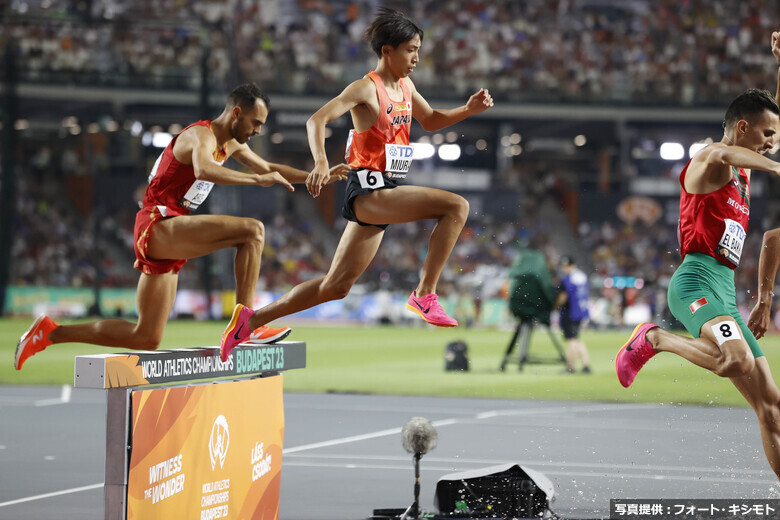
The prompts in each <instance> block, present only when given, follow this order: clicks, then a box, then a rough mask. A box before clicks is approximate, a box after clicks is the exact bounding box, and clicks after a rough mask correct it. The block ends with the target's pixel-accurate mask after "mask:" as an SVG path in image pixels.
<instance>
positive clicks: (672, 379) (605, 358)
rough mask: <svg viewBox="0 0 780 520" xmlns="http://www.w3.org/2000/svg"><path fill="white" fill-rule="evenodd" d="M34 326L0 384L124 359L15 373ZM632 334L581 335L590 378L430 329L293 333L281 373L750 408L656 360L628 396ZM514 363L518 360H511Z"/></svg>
mask: <svg viewBox="0 0 780 520" xmlns="http://www.w3.org/2000/svg"><path fill="white" fill-rule="evenodd" d="M30 323H31V320H29V319H24V320H19V319H3V320H0V340H1V341H0V384H4V385H40V384H46V385H48V384H69V383H72V381H73V358H74V356H77V355H84V354H91V353H100V352H118V351H121V350H116V349H108V348H105V347H94V346H90V345H79V344H69V345H53V346H50V347H49V348H48V349H47V350H46V351H44V352H42V353H40V354H38V355H36V356H34V357H33V358H30V359H29V360H28V361H27V363H26V364H25V367H24V369H23V370H22V371H19V372H17V371H15V370H14V368H13V356H14V350H15V348H16V342H17V341H18V339H19V336H20V335H21V334H22V333H23V332H24V331H25V330H26V329H27V327H28V326H29V324H30ZM224 326H225V322H196V321H171V322H170V323H169V324H168V328H167V329H166V332H165V337H164V339H163V345H162V348H185V347H196V346H212V345H216V344H217V342H218V339H219V336H220V334H221V333H222V330H223V328H224ZM629 334H630V330H628V329H627V330H622V331H595V330H586V331H583V334H582V339H583V340H584V341H585V342H586V344H587V346H588V350H589V352H590V356H591V366H592V370H593V373H592V374H590V375H584V374H579V373H577V374H573V375H569V374H564V373H563V365H562V364H560V363H545V364H526V365H525V366H524V367H523V370H522V371H519V370H518V367H517V364H510V365H508V366H507V369H506V371H505V372H500V371H499V370H498V367H499V364H500V362H501V359H502V356H503V353H504V351H505V349H506V345H507V343H508V341H509V339H510V337H511V331H499V330H485V329H466V328H455V329H437V328H435V327H414V328H402V327H358V326H348V325H345V326H335V325H333V326H327V327H323V326H311V325H306V326H303V325H295V326H294V330H293V333H292V335H291V336H290V337H289V338H288V339H289V340H295V341H304V342H306V344H307V368H305V369H303V370H292V371H290V372H287V373H286V374H285V376H284V377H285V390H286V391H291V392H352V393H371V394H406V395H431V396H458V397H479V398H509V399H540V400H564V401H566V400H572V401H621V402H654V403H674V404H676V403H687V404H703V405H708V404H711V405H721V406H740V407H742V406H746V403H745V402H744V400H743V399H742V397H741V395H740V394H739V393H738V392H737V390H736V389H735V388H734V387H733V386H732V385H731V383H730V382H729V381H728V380H724V379H722V378H720V377H718V376H716V375H714V374H712V373H711V372H708V371H706V370H703V369H701V368H698V367H696V366H694V365H692V364H690V363H688V362H687V361H685V360H683V359H682V358H679V357H677V356H674V355H671V354H661V355H659V356H656V357H655V358H653V359H652V360H651V361H650V362H649V363H648V364H647V366H645V368H644V369H643V370H642V372H641V373H640V374H639V376H638V377H637V380H636V382H635V383H634V385H633V386H632V387H631V388H630V389H624V388H623V387H621V386H620V384H619V383H618V382H617V378H616V376H615V369H614V363H613V360H614V355H615V353H616V352H617V350H618V349H619V348H620V347H621V345H622V344H623V343H624V342H625V341H626V339H627V337H628V335H629ZM454 340H463V341H465V342H466V344H467V345H468V354H469V361H470V370H469V371H468V372H447V371H445V370H444V349H445V346H446V345H447V343H449V342H451V341H454ZM760 343H761V345H762V348H763V349H764V352H765V353H766V354H767V358H768V359H769V362H770V366H771V367H772V372H773V373H774V374H775V375H777V374H780V336H777V335H775V336H770V337H767V338H765V339H762V340H761V342H760ZM530 352H531V354H532V355H534V356H536V357H546V358H554V357H555V349H554V348H553V346H552V344H551V343H550V341H549V338H548V337H547V334H546V333H545V332H544V331H543V330H541V329H540V330H537V331H536V332H535V333H534V336H533V339H532V342H531V349H530ZM513 357H514V356H513Z"/></svg>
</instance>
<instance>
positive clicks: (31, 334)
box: [14, 314, 60, 370]
mask: <svg viewBox="0 0 780 520" xmlns="http://www.w3.org/2000/svg"><path fill="white" fill-rule="evenodd" d="M59 326H60V324H59V323H57V322H56V321H54V320H52V319H51V318H49V317H48V316H44V315H43V314H41V315H40V316H38V318H37V319H36V320H35V321H34V322H33V324H32V325H31V326H30V328H29V329H27V332H25V333H24V335H22V337H21V338H20V339H19V343H17V344H16V358H15V359H14V368H16V370H21V369H22V365H24V362H25V361H27V358H29V357H30V356H34V355H35V354H37V353H38V352H40V351H42V350H43V349H45V348H46V347H48V346H49V345H51V341H49V334H50V333H51V331H53V330H54V329H56V328H57V327H59Z"/></svg>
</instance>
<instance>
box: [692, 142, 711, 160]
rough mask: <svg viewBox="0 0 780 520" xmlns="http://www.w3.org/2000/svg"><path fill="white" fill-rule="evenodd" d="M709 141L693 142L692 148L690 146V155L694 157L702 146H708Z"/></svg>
mask: <svg viewBox="0 0 780 520" xmlns="http://www.w3.org/2000/svg"><path fill="white" fill-rule="evenodd" d="M706 146H707V143H693V144H692V145H691V147H690V148H688V157H689V158H690V157H693V156H694V155H696V154H697V153H699V150H701V149H702V148H706Z"/></svg>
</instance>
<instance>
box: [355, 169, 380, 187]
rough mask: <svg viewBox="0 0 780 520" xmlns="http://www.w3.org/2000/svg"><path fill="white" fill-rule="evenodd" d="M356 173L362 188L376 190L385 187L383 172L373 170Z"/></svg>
mask: <svg viewBox="0 0 780 520" xmlns="http://www.w3.org/2000/svg"><path fill="white" fill-rule="evenodd" d="M355 173H356V174H357V178H358V181H360V187H361V188H369V189H372V190H375V189H377V188H381V187H382V186H384V185H385V178H384V176H383V175H382V172H374V171H371V170H358V171H357V172H355Z"/></svg>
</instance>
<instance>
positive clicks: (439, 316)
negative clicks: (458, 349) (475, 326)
mask: <svg viewBox="0 0 780 520" xmlns="http://www.w3.org/2000/svg"><path fill="white" fill-rule="evenodd" d="M406 308H407V309H409V310H410V311H412V312H414V313H416V314H418V315H419V316H420V317H421V318H422V319H424V320H425V321H427V322H428V323H431V324H433V325H436V326H437V327H457V326H458V322H457V321H456V320H454V319H453V318H450V317H449V316H447V313H446V312H444V309H442V308H441V305H439V297H438V296H436V295H435V294H433V293H431V294H426V295H425V296H423V297H422V298H418V297H417V295H416V294H415V291H412V294H411V295H410V296H409V299H408V300H407V301H406Z"/></svg>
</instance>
